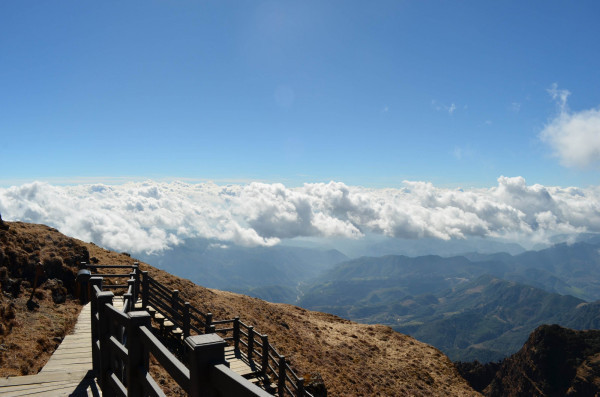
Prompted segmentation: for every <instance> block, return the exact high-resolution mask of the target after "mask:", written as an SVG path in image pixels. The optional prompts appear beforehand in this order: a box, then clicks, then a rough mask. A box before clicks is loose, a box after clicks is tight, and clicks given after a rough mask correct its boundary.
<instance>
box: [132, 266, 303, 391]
mask: <svg viewBox="0 0 600 397" xmlns="http://www.w3.org/2000/svg"><path fill="white" fill-rule="evenodd" d="M141 296H142V307H143V308H147V307H148V306H151V307H152V308H154V309H155V310H157V311H158V312H159V313H160V314H161V315H162V316H164V317H165V318H166V319H168V321H170V322H171V323H172V324H173V327H176V328H179V329H181V330H182V333H183V336H184V337H187V336H189V335H191V334H210V333H216V334H218V335H219V336H222V338H223V340H225V341H226V342H227V343H228V344H229V345H230V346H233V347H234V349H235V350H236V351H239V352H240V353H242V354H243V355H244V356H245V358H246V360H247V362H248V365H249V367H250V368H251V369H252V370H253V373H252V374H249V375H247V377H248V378H259V377H260V378H262V380H263V386H264V387H265V388H266V389H267V390H269V391H274V390H275V388H272V386H271V385H272V384H274V385H275V386H276V390H277V396H279V397H284V396H297V397H304V396H307V397H312V395H311V394H310V393H309V392H308V391H306V390H305V388H304V379H303V378H301V377H299V376H298V375H296V373H295V372H294V370H293V369H292V368H291V367H290V365H289V363H288V362H287V360H286V358H285V356H283V355H281V354H279V352H278V351H277V350H276V349H275V347H274V346H273V345H272V344H270V343H269V338H268V336H267V335H263V334H261V333H259V332H257V331H256V330H255V329H254V327H253V326H251V325H247V324H245V323H244V322H242V321H241V320H240V318H239V317H235V318H232V319H225V320H214V319H213V315H212V313H202V312H201V311H200V310H198V309H196V308H195V307H193V306H192V305H191V304H190V303H189V302H186V301H184V300H183V299H181V297H180V296H179V291H177V290H169V289H168V288H167V287H165V286H164V285H162V284H161V283H160V282H158V281H156V280H155V279H153V278H152V277H151V276H150V275H149V274H148V272H142V289H141Z"/></svg>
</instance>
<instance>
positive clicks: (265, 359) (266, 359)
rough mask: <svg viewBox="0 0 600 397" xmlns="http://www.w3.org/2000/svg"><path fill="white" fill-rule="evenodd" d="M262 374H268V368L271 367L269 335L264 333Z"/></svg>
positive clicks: (262, 337)
mask: <svg viewBox="0 0 600 397" xmlns="http://www.w3.org/2000/svg"><path fill="white" fill-rule="evenodd" d="M261 339H262V345H263V347H262V363H261V367H262V369H261V370H262V375H263V376H267V370H268V369H269V336H268V335H262V336H261Z"/></svg>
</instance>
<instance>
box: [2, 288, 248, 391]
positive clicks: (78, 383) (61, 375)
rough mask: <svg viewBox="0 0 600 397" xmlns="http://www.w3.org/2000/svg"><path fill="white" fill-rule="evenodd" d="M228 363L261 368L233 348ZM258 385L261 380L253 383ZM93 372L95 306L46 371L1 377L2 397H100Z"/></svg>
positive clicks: (242, 369)
mask: <svg viewBox="0 0 600 397" xmlns="http://www.w3.org/2000/svg"><path fill="white" fill-rule="evenodd" d="M113 305H114V306H115V308H117V309H119V310H122V308H123V301H122V299H120V298H119V297H115V298H114V302H113ZM225 360H227V361H228V362H229V365H230V368H231V370H233V371H234V372H236V373H238V374H239V375H241V376H247V375H250V374H252V373H253V372H255V371H257V370H259V369H260V367H257V366H256V365H255V364H250V363H249V362H248V358H247V357H246V356H244V355H242V354H240V352H239V351H236V350H234V348H233V346H229V347H227V348H226V349H225ZM253 381H254V382H256V381H257V380H256V379H255V380H253ZM101 395H102V393H101V391H100V388H99V387H98V385H97V384H96V379H95V378H94V373H93V371H92V336H91V307H90V304H89V303H88V304H87V305H85V306H83V308H82V310H81V313H80V314H79V317H78V319H77V323H76V324H75V329H74V330H73V332H72V333H71V334H69V335H67V336H65V338H64V339H63V341H62V342H61V344H60V346H58V349H56V351H55V352H54V353H53V354H52V356H51V357H50V360H48V362H47V363H46V365H45V366H44V368H42V370H41V371H40V372H39V373H38V374H36V375H27V376H12V377H7V378H0V396H2V397H19V396H28V397H55V396H57V397H59V396H72V397H100V396H101Z"/></svg>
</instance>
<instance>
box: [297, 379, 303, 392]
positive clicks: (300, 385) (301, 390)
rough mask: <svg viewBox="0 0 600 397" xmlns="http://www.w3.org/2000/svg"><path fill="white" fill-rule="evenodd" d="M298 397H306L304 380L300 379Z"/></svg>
mask: <svg viewBox="0 0 600 397" xmlns="http://www.w3.org/2000/svg"><path fill="white" fill-rule="evenodd" d="M297 386H298V388H297V389H298V391H297V392H296V397H304V378H298V383H297Z"/></svg>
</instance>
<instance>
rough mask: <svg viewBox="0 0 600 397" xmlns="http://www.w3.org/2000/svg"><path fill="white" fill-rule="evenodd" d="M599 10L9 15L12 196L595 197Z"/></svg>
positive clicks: (478, 5) (468, 5)
mask: <svg viewBox="0 0 600 397" xmlns="http://www.w3.org/2000/svg"><path fill="white" fill-rule="evenodd" d="M598 15H600V3H598V2H595V1H588V2H585V1H581V2H564V1H530V2H521V1H511V2H508V1H507V2H483V1H452V2H450V1H428V2H422V1H390V2H386V1H378V2H352V1H338V2H323V1H302V2H285V1H282V2H261V1H239V2H227V1H219V2H216V1H205V2H188V1H177V2H175V1H145V2H136V1H128V2H101V3H98V2H79V1H61V2H50V1H44V2H29V1H14V2H2V3H1V4H0V138H1V144H0V186H10V185H13V184H21V183H24V182H28V181H34V180H40V181H49V182H51V183H58V184H64V183H79V182H90V183H92V182H126V181H129V180H144V179H153V180H167V181H170V180H193V181H205V180H213V181H215V182H217V183H227V182H236V181H242V182H247V181H256V180H257V181H266V182H270V183H272V182H282V183H284V184H285V185H286V186H298V185H301V184H303V183H305V182H328V181H330V180H334V181H341V182H344V183H346V184H349V185H359V186H365V187H376V188H381V187H397V186H399V185H400V184H401V182H402V181H403V180H416V181H429V182H432V183H434V184H435V185H436V186H442V187H444V186H446V187H456V186H463V185H465V186H475V187H489V186H494V185H496V183H497V179H498V177H500V176H501V175H504V176H510V177H514V176H522V177H524V178H525V179H526V181H527V183H528V184H533V183H540V184H543V185H552V186H580V187H587V186H597V185H598V184H599V183H598V175H599V173H598V170H599V168H598V159H599V158H600V143H598V141H600V138H599V137H600V124H598V114H597V109H598V106H599V105H600V52H598V37H600V24H598V23H597V18H598ZM566 90H568V92H569V93H570V95H568V97H567V96H566ZM552 93H554V94H555V95H554V97H553V95H552ZM560 94H564V96H563V97H564V98H566V102H561V96H560ZM561 105H563V106H561ZM549 126H554V127H555V128H553V129H550V128H549ZM580 130H581V131H583V132H582V133H580V132H581V131H580ZM582 134H583V135H582ZM542 137H546V138H545V139H543V138H542ZM548 137H550V138H548ZM572 141H577V142H575V143H577V144H575V143H574V144H572V145H571V142H572ZM591 141H593V142H592V143H590V144H587V142H591ZM565 142H566V143H565ZM561 145H562V146H561ZM565 146H566V147H567V149H565V150H564V151H563V150H562V149H563V148H564V147H565ZM586 150H587V152H585V151H586ZM584 152H585V153H584ZM582 158H584V159H585V161H576V160H577V159H582ZM569 159H570V160H569ZM573 159H575V160H573Z"/></svg>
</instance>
